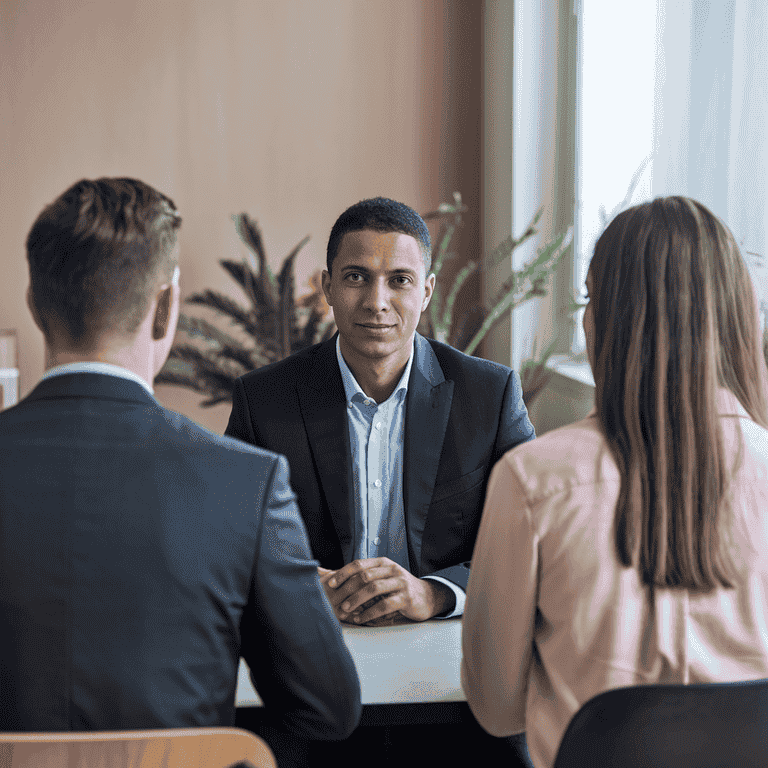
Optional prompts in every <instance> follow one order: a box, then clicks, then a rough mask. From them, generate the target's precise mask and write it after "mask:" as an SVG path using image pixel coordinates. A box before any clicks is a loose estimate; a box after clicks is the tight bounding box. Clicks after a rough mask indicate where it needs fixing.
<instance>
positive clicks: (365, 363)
mask: <svg viewBox="0 0 768 768" xmlns="http://www.w3.org/2000/svg"><path fill="white" fill-rule="evenodd" d="M339 346H340V348H341V354H342V355H343V356H344V361H345V362H346V364H347V365H348V366H349V370H350V371H352V375H353V376H354V377H355V381H357V383H358V384H359V385H360V389H362V390H363V392H365V394H366V395H368V397H370V398H373V400H375V401H376V402H377V403H383V402H384V401H385V400H387V399H388V398H389V396H390V395H391V394H392V393H393V392H394V391H395V387H396V386H397V383H398V382H399V381H400V377H401V376H402V375H403V371H404V370H405V367H406V366H407V365H408V359H409V357H410V352H408V354H406V355H405V358H403V357H402V355H399V356H397V357H395V356H394V355H393V356H390V357H383V358H379V359H376V360H371V359H370V358H359V357H357V356H356V355H355V354H354V353H351V354H350V352H349V351H348V350H346V349H345V347H344V341H343V340H341V342H340V345H339Z"/></svg>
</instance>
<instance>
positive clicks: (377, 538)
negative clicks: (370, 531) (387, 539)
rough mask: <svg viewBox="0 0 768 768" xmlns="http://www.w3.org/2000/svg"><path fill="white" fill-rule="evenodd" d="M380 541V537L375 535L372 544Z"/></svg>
mask: <svg viewBox="0 0 768 768" xmlns="http://www.w3.org/2000/svg"><path fill="white" fill-rule="evenodd" d="M380 541H381V539H380V538H379V537H378V536H377V537H376V538H375V539H374V540H373V543H374V544H376V545H378V543H379V542H380Z"/></svg>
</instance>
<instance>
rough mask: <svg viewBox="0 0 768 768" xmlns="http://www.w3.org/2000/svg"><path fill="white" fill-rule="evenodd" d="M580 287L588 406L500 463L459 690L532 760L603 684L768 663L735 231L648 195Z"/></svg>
mask: <svg viewBox="0 0 768 768" xmlns="http://www.w3.org/2000/svg"><path fill="white" fill-rule="evenodd" d="M587 291H588V294H589V304H588V306H587V308H586V310H585V314H584V330H585V334H586V338H587V350H588V355H589V360H590V365H591V366H592V370H593V372H594V377H595V387H596V389H595V410H594V411H593V412H592V413H591V414H590V416H588V417H587V418H586V419H584V420H583V421H580V422H577V423H575V424H571V425H569V426H566V427H562V428H560V429H557V430H554V431H552V432H550V433H548V434H546V435H544V436H542V437H539V438H537V439H536V440H534V441H531V442H530V443H527V444H525V445H521V446H519V447H517V448H515V449H514V450H512V451H510V452H509V453H507V454H506V455H505V456H504V457H503V458H502V459H501V460H500V461H499V463H498V464H497V465H496V467H495V468H494V470H493V473H492V475H491V479H490V483H489V486H488V495H487V499H486V505H485V510H484V512H483V518H482V522H481V525H480V531H479V534H478V538H477V543H476V545H475V551H474V555H473V559H472V571H471V576H470V580H469V585H468V589H467V601H466V607H465V611H464V625H463V652H464V661H463V664H462V683H463V685H464V689H465V691H466V694H467V699H468V701H469V705H470V707H471V709H472V711H473V712H474V714H475V716H476V717H477V719H478V721H479V722H480V724H481V725H482V726H483V727H484V728H485V729H486V730H487V731H489V732H490V733H492V734H494V735H496V736H504V735H509V734H513V733H519V732H521V731H526V736H527V742H528V748H529V751H530V754H531V759H532V761H533V763H534V765H535V766H537V768H543V767H544V766H551V765H552V763H553V762H554V758H555V755H556V753H557V749H558V746H559V744H560V741H561V739H562V736H563V733H564V732H565V729H566V727H567V725H568V723H569V722H570V720H571V718H572V717H573V715H574V714H575V713H576V712H577V710H578V709H579V708H580V707H581V705H582V704H584V703H585V702H586V701H588V700H589V699H590V698H592V697H593V696H595V695H596V694H598V693H600V692H601V691H604V690H607V689H610V688H618V687H622V686H629V685H642V684H650V683H681V684H686V683H693V682H713V681H734V680H750V679H759V678H764V677H768V402H767V401H766V395H767V392H766V385H767V382H768V376H767V373H766V366H765V359H764V357H763V353H762V343H761V332H760V324H759V319H758V310H757V300H756V296H755V292H754V288H753V286H752V282H751V279H750V276H749V273H748V271H747V267H746V265H745V263H744V261H743V259H742V256H741V254H740V253H739V249H738V247H737V245H736V242H735V240H734V238H733V236H732V234H731V233H730V231H729V230H728V229H727V227H726V226H725V225H724V224H723V223H722V222H721V221H720V220H719V219H718V218H717V217H716V216H714V215H713V214H712V213H711V212H710V211H709V210H708V209H707V208H705V207H704V206H703V205H701V204H700V203H697V202H696V201H695V200H691V199H688V198H684V197H667V198H658V199H656V200H653V201H652V202H649V203H645V204H643V205H638V206H636V207H634V208H631V209H629V210H627V211H624V212H623V213H621V214H619V215H618V216H617V217H616V218H615V219H614V220H613V221H612V222H611V224H610V225H609V226H608V228H607V229H606V231H605V232H604V233H603V234H602V236H601V237H600V239H599V241H598V242H597V245H596V247H595V252H594V256H593V258H592V261H591V263H590V267H589V273H588V277H587Z"/></svg>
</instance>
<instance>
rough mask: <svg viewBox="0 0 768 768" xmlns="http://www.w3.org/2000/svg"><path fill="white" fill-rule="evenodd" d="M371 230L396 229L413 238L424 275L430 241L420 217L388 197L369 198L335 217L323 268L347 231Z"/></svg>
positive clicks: (329, 263)
mask: <svg viewBox="0 0 768 768" xmlns="http://www.w3.org/2000/svg"><path fill="white" fill-rule="evenodd" d="M363 229H372V230H374V231H376V232H400V233H402V234H404V235H410V236H411V237H413V238H415V240H416V242H417V243H418V244H419V249H420V250H421V255H422V258H423V259H424V270H425V276H426V275H428V274H429V270H430V268H431V266H432V244H431V241H430V237H429V229H427V225H426V223H425V221H424V219H422V218H421V216H419V214H418V213H416V211H414V210H413V208H410V207H408V206H407V205H406V204H405V203H399V202H397V200H390V199H389V198H388V197H372V198H369V199H368V200H361V201H360V202H359V203H355V204H354V205H352V206H350V207H349V208H347V210H346V211H344V213H342V214H341V216H339V218H338V219H336V223H335V224H334V225H333V228H332V229H331V234H330V237H329V238H328V248H327V252H326V268H327V269H328V273H329V274H330V273H331V272H332V267H333V261H334V259H335V258H336V255H337V254H338V252H339V246H340V245H341V240H342V238H343V237H344V235H346V234H347V232H359V231H360V230H363Z"/></svg>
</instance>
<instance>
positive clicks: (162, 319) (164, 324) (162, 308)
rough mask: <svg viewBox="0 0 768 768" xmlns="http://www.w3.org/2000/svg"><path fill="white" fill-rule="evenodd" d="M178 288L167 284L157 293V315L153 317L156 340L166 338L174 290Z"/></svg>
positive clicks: (153, 332) (154, 337)
mask: <svg viewBox="0 0 768 768" xmlns="http://www.w3.org/2000/svg"><path fill="white" fill-rule="evenodd" d="M174 290H178V289H177V288H176V287H175V286H174V285H166V286H165V287H164V288H163V289H162V290H161V291H160V292H159V293H158V294H157V304H156V306H155V316H154V318H152V338H153V339H154V340H155V341H160V339H164V338H165V335H166V334H167V333H168V326H169V325H170V322H171V306H172V305H173V291H174Z"/></svg>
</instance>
